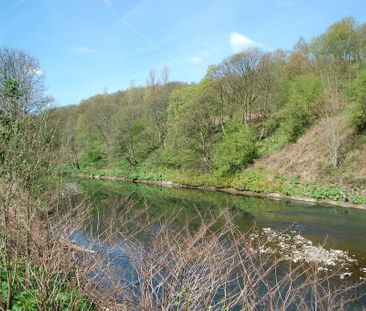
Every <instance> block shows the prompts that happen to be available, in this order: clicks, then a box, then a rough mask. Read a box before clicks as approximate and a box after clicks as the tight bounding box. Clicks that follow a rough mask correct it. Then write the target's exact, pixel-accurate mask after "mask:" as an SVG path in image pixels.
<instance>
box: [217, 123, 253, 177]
mask: <svg viewBox="0 0 366 311" xmlns="http://www.w3.org/2000/svg"><path fill="white" fill-rule="evenodd" d="M225 127H226V135H224V136H223V137H222V139H221V141H219V142H218V143H217V144H216V145H215V147H214V152H213V163H214V166H215V168H216V169H217V170H218V172H220V173H221V174H230V173H234V172H236V171H237V170H239V169H241V168H243V167H245V166H246V165H247V164H248V163H249V162H251V161H252V160H253V159H254V158H255V156H256V155H257V146H256V138H255V135H254V134H253V133H252V131H251V130H250V129H249V127H248V126H246V125H243V124H241V123H239V122H232V123H229V124H226V126H225Z"/></svg>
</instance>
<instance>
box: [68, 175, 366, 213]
mask: <svg viewBox="0 0 366 311" xmlns="http://www.w3.org/2000/svg"><path fill="white" fill-rule="evenodd" d="M67 175H68V176H70V177H76V178H83V179H99V180H111V181H124V182H133V183H140V184H148V185H157V186H163V187H171V188H185V189H194V190H201V191H211V192H215V191H217V192H225V193H229V194H235V195H242V196H251V197H257V198H264V199H270V200H288V201H295V202H301V203H306V204H310V205H317V204H318V205H331V206H338V207H344V208H354V209H359V210H364V211H366V206H365V205H356V204H353V203H349V202H344V201H334V200H316V199H313V198H307V197H302V196H287V195H284V194H280V193H263V192H253V191H245V190H238V189H235V188H224V187H223V188H220V187H213V186H195V185H187V184H179V183H175V182H172V181H160V180H146V179H130V178H124V177H115V176H99V175H87V174H73V173H72V174H67Z"/></svg>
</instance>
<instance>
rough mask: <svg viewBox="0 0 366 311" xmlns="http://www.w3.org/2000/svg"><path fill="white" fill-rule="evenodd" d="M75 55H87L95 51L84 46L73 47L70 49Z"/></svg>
mask: <svg viewBox="0 0 366 311" xmlns="http://www.w3.org/2000/svg"><path fill="white" fill-rule="evenodd" d="M72 50H73V51H74V52H75V53H79V54H88V53H95V52H96V50H95V49H93V48H89V47H86V46H78V47H74V48H73V49H72Z"/></svg>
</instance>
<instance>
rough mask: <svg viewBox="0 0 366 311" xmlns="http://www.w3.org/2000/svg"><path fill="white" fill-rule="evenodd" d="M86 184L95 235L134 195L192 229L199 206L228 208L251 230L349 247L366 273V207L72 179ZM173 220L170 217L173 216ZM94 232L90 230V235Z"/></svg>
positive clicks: (153, 213) (357, 268) (355, 274)
mask: <svg viewBox="0 0 366 311" xmlns="http://www.w3.org/2000/svg"><path fill="white" fill-rule="evenodd" d="M70 182H72V183H76V184H78V185H80V186H81V188H82V190H83V191H82V194H79V195H77V196H76V197H77V200H80V199H87V201H88V203H89V204H90V205H91V208H92V213H93V215H94V216H93V219H94V221H93V224H92V225H91V227H93V228H92V229H93V230H90V232H93V234H95V235H98V234H99V233H100V232H102V231H103V230H104V229H105V228H104V227H103V223H104V222H103V220H104V219H108V217H109V216H110V215H111V214H115V213H117V214H118V213H119V212H123V209H124V204H125V203H123V202H126V200H127V199H128V201H129V202H133V209H137V210H138V209H142V208H144V207H146V206H148V207H149V208H148V213H149V214H150V217H151V219H154V217H155V218H156V219H158V218H164V217H166V218H169V216H171V215H173V214H174V215H175V217H174V218H173V220H172V221H173V224H174V225H183V224H185V223H186V221H187V220H189V221H190V226H191V227H192V229H194V228H195V227H198V226H199V220H198V218H197V217H195V216H197V213H198V211H199V212H200V213H201V214H202V215H205V214H213V215H215V214H219V212H220V211H221V209H222V208H225V207H228V208H229V209H230V213H232V215H233V219H234V222H235V224H236V225H237V226H238V227H239V228H240V229H241V230H242V231H247V230H249V229H250V228H251V227H252V226H253V225H255V226H256V227H257V228H259V229H261V228H271V229H274V230H285V229H287V228H289V227H291V230H293V231H296V233H298V234H301V235H302V236H303V237H305V238H307V239H309V240H310V241H312V242H313V244H314V245H317V244H322V245H323V246H324V248H326V249H328V250H329V249H335V250H342V251H347V252H348V255H349V257H351V258H353V259H356V260H357V264H356V265H354V266H353V268H351V270H352V278H354V279H355V280H356V279H357V280H358V279H359V278H364V277H366V269H365V271H364V272H363V271H362V270H363V268H365V267H366V259H365V258H366V212H364V211H361V210H356V209H345V208H340V207H334V206H320V205H319V206H318V205H308V204H303V203H298V202H291V201H283V200H282V201H273V200H268V199H260V198H254V197H244V196H236V195H231V194H226V193H221V192H204V191H200V190H189V189H177V188H167V187H160V186H151V185H144V184H135V183H128V182H109V181H98V180H70ZM169 219H170V218H169ZM90 232H88V234H89V235H90Z"/></svg>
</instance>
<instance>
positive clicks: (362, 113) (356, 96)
mask: <svg viewBox="0 0 366 311" xmlns="http://www.w3.org/2000/svg"><path fill="white" fill-rule="evenodd" d="M350 99H351V100H353V102H354V104H353V106H352V107H351V115H350V121H351V125H352V126H355V127H356V130H357V132H358V133H360V132H362V131H364V130H365V129H366V69H363V70H362V71H361V72H360V73H359V74H358V77H357V79H356V80H355V82H354V84H353V85H352V87H351V89H350Z"/></svg>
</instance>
